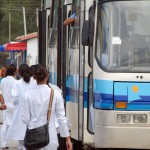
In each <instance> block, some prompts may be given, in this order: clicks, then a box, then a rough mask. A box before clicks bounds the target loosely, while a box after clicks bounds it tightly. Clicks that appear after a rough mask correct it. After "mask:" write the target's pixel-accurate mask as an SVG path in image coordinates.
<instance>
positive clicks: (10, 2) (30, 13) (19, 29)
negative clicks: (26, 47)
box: [0, 0, 41, 44]
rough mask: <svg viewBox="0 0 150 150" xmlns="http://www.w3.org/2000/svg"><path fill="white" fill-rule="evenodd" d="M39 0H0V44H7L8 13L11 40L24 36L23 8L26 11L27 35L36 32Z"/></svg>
mask: <svg viewBox="0 0 150 150" xmlns="http://www.w3.org/2000/svg"><path fill="white" fill-rule="evenodd" d="M40 1H41V0H0V44H4V43H7V42H9V13H11V40H12V41H14V39H15V38H16V37H17V36H20V35H24V21H23V7H25V10H26V24H27V33H32V32H36V31H37V26H36V8H40Z"/></svg>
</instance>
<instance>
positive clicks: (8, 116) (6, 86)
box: [0, 76, 17, 125]
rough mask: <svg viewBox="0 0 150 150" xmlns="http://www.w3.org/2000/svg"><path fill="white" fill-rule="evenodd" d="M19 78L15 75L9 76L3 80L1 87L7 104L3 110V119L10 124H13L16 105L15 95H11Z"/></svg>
mask: <svg viewBox="0 0 150 150" xmlns="http://www.w3.org/2000/svg"><path fill="white" fill-rule="evenodd" d="M14 82H17V80H16V79H15V78H14V77H13V76H7V77H5V78H3V79H2V80H1V84H0V89H1V92H2V95H3V98H4V101H5V104H6V106H7V109H6V110H3V121H4V120H6V122H7V124H8V125H11V124H12V118H13V112H14V105H13V97H12V96H11V89H12V86H13V84H14Z"/></svg>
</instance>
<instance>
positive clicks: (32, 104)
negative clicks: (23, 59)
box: [21, 65, 72, 150]
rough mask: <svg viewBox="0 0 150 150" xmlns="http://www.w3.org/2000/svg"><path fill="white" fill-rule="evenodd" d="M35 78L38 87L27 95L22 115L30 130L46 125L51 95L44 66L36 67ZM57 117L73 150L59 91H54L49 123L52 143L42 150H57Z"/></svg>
mask: <svg viewBox="0 0 150 150" xmlns="http://www.w3.org/2000/svg"><path fill="white" fill-rule="evenodd" d="M34 78H35V79H36V81H37V86H36V87H35V88H34V89H32V90H30V91H28V92H26V93H25V100H24V103H23V108H22V113H21V115H22V120H23V121H24V122H25V123H26V124H27V125H28V128H29V129H33V128H36V127H39V126H42V125H44V124H46V122H47V111H48V104H49V101H50V94H51V88H50V87H49V86H48V85H47V80H48V72H47V70H46V67H45V66H44V65H37V66H36V68H35V70H34ZM35 93H36V94H35ZM55 117H57V119H58V123H59V129H60V134H61V136H62V137H66V146H67V150H72V143H71V140H70V136H69V131H68V127H67V121H66V118H65V110H64V103H63V100H62V96H61V94H60V92H59V91H57V90H54V97H53V103H52V111H51V116H50V122H49V135H50V143H49V144H48V145H47V146H46V147H44V148H41V149H40V150H57V147H58V138H57V131H56V127H55Z"/></svg>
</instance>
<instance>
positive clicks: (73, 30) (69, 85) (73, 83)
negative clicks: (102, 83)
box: [66, 0, 82, 141]
mask: <svg viewBox="0 0 150 150" xmlns="http://www.w3.org/2000/svg"><path fill="white" fill-rule="evenodd" d="M79 14H80V0H73V1H72V10H71V14H70V16H74V22H73V23H72V24H70V25H69V26H70V31H69V39H68V45H69V48H68V50H67V52H66V116H67V118H69V119H70V122H71V124H72V126H71V137H72V138H73V139H75V140H77V141H78V140H79V116H81V117H82V115H80V114H79V95H80V93H79V92H80V88H79V87H80V82H79V80H80V79H79V77H80V70H79V65H80V64H79V34H80V33H79ZM81 131H82V130H81ZM81 135H82V134H81Z"/></svg>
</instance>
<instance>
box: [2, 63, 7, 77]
mask: <svg viewBox="0 0 150 150" xmlns="http://www.w3.org/2000/svg"><path fill="white" fill-rule="evenodd" d="M5 74H6V66H3V67H2V69H1V77H2V78H4V77H5Z"/></svg>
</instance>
